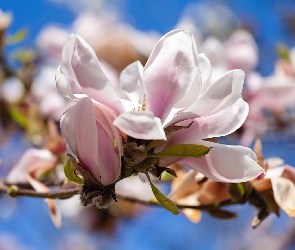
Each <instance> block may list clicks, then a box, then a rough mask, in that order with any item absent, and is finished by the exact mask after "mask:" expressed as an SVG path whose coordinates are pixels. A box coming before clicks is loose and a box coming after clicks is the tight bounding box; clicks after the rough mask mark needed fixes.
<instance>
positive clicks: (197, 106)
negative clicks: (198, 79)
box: [175, 69, 245, 121]
mask: <svg viewBox="0 0 295 250" xmlns="http://www.w3.org/2000/svg"><path fill="white" fill-rule="evenodd" d="M244 76H245V73H244V72H243V71H242V70H238V69H236V70H232V71H229V72H227V73H226V74H225V75H224V76H223V77H221V78H220V79H219V80H218V81H216V82H215V83H213V84H210V86H208V89H207V90H206V91H205V92H204V93H203V94H202V95H201V96H200V97H199V99H198V100H197V101H196V102H194V103H193V104H192V105H191V106H190V107H188V108H187V109H186V110H185V111H184V112H182V113H181V114H179V115H178V116H177V117H176V118H175V120H178V121H182V120H186V119H193V118H196V117H200V116H208V115H213V114H215V113H217V112H219V111H221V110H223V109H226V108H227V107H229V106H231V105H233V104H234V103H235V102H236V101H237V100H238V99H239V98H241V93H242V89H243V84H244Z"/></svg>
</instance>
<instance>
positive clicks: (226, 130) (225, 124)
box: [168, 98, 249, 146]
mask: <svg viewBox="0 0 295 250" xmlns="http://www.w3.org/2000/svg"><path fill="white" fill-rule="evenodd" d="M248 112H249V106H248V104H247V103H246V102H245V101H244V100H243V99H242V98H240V99H238V101H236V103H234V104H233V105H231V106H230V107H228V108H226V109H224V110H221V111H220V112H218V113H215V114H213V115H210V116H205V117H200V118H196V119H194V120H192V121H193V122H194V123H193V124H192V125H191V126H190V128H188V129H182V130H179V131H176V132H174V133H173V134H172V136H171V138H170V139H169V142H168V145H169V146H172V145H175V144H180V143H184V141H185V143H194V142H195V141H197V140H200V139H206V138H212V137H219V136H225V135H228V134H231V133H233V132H234V131H236V130H237V129H238V128H240V127H241V126H242V125H243V123H244V121H245V120H246V118H247V115H248ZM176 118H177V117H176ZM172 122H173V120H172ZM188 123H189V121H187V122H186V124H184V122H182V123H178V124H177V125H180V126H181V125H182V126H185V125H188Z"/></svg>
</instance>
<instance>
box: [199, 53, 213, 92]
mask: <svg viewBox="0 0 295 250" xmlns="http://www.w3.org/2000/svg"><path fill="white" fill-rule="evenodd" d="M198 61H199V68H200V71H201V76H202V91H204V89H206V86H207V83H208V81H209V80H210V78H211V75H212V67H211V63H210V61H209V59H208V58H207V57H206V56H205V54H204V53H202V54H199V55H198Z"/></svg>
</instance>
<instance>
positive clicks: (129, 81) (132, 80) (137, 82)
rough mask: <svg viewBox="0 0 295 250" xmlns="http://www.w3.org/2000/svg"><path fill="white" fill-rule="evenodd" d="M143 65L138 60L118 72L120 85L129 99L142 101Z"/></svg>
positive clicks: (136, 101) (135, 101)
mask: <svg viewBox="0 0 295 250" xmlns="http://www.w3.org/2000/svg"><path fill="white" fill-rule="evenodd" d="M142 77H143V66H142V64H141V63H140V62H139V61H136V62H134V63H132V64H130V65H128V66H127V67H126V68H125V69H123V71H122V72H121V74H120V86H121V88H122V90H123V91H124V92H125V93H126V95H127V97H128V98H129V100H130V101H132V102H134V103H137V104H140V103H142V102H143V98H144V89H143V80H142Z"/></svg>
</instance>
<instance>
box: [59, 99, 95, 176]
mask: <svg viewBox="0 0 295 250" xmlns="http://www.w3.org/2000/svg"><path fill="white" fill-rule="evenodd" d="M64 122H66V123H67V124H64ZM61 128H62V133H63V136H64V137H65V140H66V143H69V146H70V148H71V150H72V151H73V152H74V154H75V155H76V156H77V157H78V159H79V161H80V163H81V165H82V166H83V168H85V169H86V170H87V171H88V172H90V173H91V174H92V176H93V177H94V179H96V180H97V181H100V171H99V168H98V164H99V163H98V136H97V128H96V119H95V113H94V109H93V103H92V101H91V99H90V98H83V99H81V100H79V102H78V103H77V104H76V105H74V106H72V107H70V108H69V109H68V110H67V112H66V114H65V117H64V118H63V120H62V124H61Z"/></svg>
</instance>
